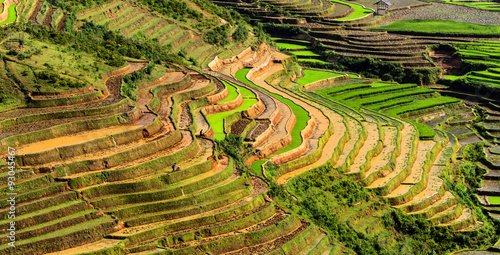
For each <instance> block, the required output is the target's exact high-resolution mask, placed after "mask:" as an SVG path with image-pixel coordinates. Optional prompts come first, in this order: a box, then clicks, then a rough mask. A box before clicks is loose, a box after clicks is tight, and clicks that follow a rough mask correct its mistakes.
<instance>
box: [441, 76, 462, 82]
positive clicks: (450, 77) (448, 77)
mask: <svg viewBox="0 0 500 255" xmlns="http://www.w3.org/2000/svg"><path fill="white" fill-rule="evenodd" d="M462 77H463V76H457V75H445V76H443V79H446V80H452V81H454V80H457V79H460V78H462Z"/></svg>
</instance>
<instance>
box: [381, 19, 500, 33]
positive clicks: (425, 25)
mask: <svg viewBox="0 0 500 255" xmlns="http://www.w3.org/2000/svg"><path fill="white" fill-rule="evenodd" d="M436 28H437V29H436ZM376 29H380V30H387V31H403V32H405V31H411V32H420V33H430V34H431V33H441V34H487V35H488V34H498V33H499V31H500V25H478V24H473V23H466V22H458V21H444V20H427V19H426V20H402V21H396V22H393V23H391V24H389V25H386V26H382V27H378V28H376Z"/></svg>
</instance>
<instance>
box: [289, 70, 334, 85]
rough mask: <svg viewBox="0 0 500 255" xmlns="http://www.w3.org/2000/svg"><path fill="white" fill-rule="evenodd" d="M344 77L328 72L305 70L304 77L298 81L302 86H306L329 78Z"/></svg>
mask: <svg viewBox="0 0 500 255" xmlns="http://www.w3.org/2000/svg"><path fill="white" fill-rule="evenodd" d="M337 76H342V74H338V73H333V72H327V71H318V70H311V69H306V70H304V77H301V78H299V79H297V81H296V82H297V83H298V84H300V85H306V84H309V83H313V82H315V81H319V80H326V79H328V78H332V77H337Z"/></svg>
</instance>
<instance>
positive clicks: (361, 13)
mask: <svg viewBox="0 0 500 255" xmlns="http://www.w3.org/2000/svg"><path fill="white" fill-rule="evenodd" d="M328 1H331V2H333V3H341V4H346V5H348V6H350V7H351V8H352V9H354V11H353V12H352V13H351V14H349V16H347V17H345V18H340V19H336V20H338V21H347V20H355V19H359V18H363V17H366V16H367V15H370V14H371V13H373V10H371V9H368V8H365V7H363V6H362V5H360V4H356V3H350V2H346V1H342V0H328Z"/></svg>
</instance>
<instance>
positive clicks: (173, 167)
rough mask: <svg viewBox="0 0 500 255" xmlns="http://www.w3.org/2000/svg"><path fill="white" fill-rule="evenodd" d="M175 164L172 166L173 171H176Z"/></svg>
mask: <svg viewBox="0 0 500 255" xmlns="http://www.w3.org/2000/svg"><path fill="white" fill-rule="evenodd" d="M175 164H176V163H174V165H173V166H172V171H175Z"/></svg>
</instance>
